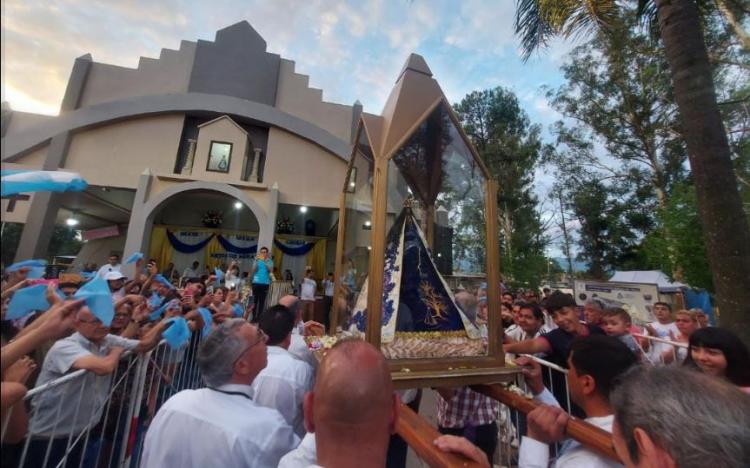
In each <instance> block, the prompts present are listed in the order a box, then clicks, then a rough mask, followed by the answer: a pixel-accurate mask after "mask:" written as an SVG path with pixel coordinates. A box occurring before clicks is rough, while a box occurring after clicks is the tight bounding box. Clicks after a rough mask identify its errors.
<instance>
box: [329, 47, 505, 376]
mask: <svg viewBox="0 0 750 468" xmlns="http://www.w3.org/2000/svg"><path fill="white" fill-rule="evenodd" d="M355 142H356V144H354V145H353V150H352V155H351V158H350V161H349V169H348V171H347V175H346V177H345V182H344V187H343V188H342V192H341V206H340V218H339V231H338V241H337V256H336V265H337V268H336V278H337V288H336V292H335V297H334V304H335V307H334V309H335V313H334V320H333V321H332V322H333V323H332V329H331V332H332V333H338V334H341V333H344V334H350V335H351V334H353V335H357V334H359V335H361V336H363V337H364V338H365V339H366V340H367V341H368V342H370V343H372V344H373V345H374V346H376V347H378V348H380V349H381V350H382V351H383V353H384V355H385V356H386V358H388V361H389V364H390V366H391V369H392V372H393V378H394V382H395V383H396V384H397V386H401V387H408V386H425V385H467V384H472V383H489V382H498V381H503V380H507V379H508V378H509V376H510V375H511V374H512V373H513V371H512V370H511V369H508V368H507V367H505V366H504V356H503V352H502V346H501V344H502V336H503V330H502V326H501V322H500V312H499V305H500V297H499V293H500V287H499V285H500V280H499V268H500V265H499V242H498V233H497V215H496V209H495V206H496V193H497V186H496V183H495V182H494V181H493V180H492V179H491V178H490V177H489V173H488V171H487V168H486V167H485V166H484V164H483V162H482V160H481V159H480V157H479V155H478V154H477V152H476V151H475V150H474V149H473V148H472V147H471V144H470V142H469V140H468V138H467V137H466V135H465V134H464V133H463V130H462V129H461V126H460V124H459V123H458V120H457V118H456V116H455V114H454V113H453V110H452V109H451V107H450V105H449V104H448V102H447V100H446V98H445V96H444V95H443V93H442V91H441V90H440V88H439V86H438V85H437V82H436V81H435V80H434V79H433V78H432V76H431V73H430V72H429V69H428V68H427V66H426V64H425V63H424V60H423V59H422V58H421V57H419V56H415V55H412V56H411V57H410V59H409V61H407V64H406V65H405V67H404V70H403V71H402V73H401V76H400V77H399V80H398V81H397V82H396V86H395V87H394V90H393V92H392V93H391V96H390V97H389V99H388V102H387V103H386V106H385V110H384V111H383V115H381V116H375V115H371V114H364V115H362V116H361V117H360V119H359V122H358V126H357V131H356V139H355ZM488 239H489V240H491V241H489V242H488ZM492 285H494V287H492Z"/></svg>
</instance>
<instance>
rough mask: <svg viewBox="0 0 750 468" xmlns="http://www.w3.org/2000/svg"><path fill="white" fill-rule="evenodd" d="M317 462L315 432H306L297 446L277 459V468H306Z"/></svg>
mask: <svg viewBox="0 0 750 468" xmlns="http://www.w3.org/2000/svg"><path fill="white" fill-rule="evenodd" d="M317 462H318V453H317V450H316V448H315V434H313V433H311V432H308V433H307V434H305V437H303V438H302V442H300V444H299V446H298V447H297V448H296V449H294V450H292V451H291V452H289V453H287V454H286V455H284V456H283V457H281V460H280V461H279V468H307V467H310V466H315V463H317Z"/></svg>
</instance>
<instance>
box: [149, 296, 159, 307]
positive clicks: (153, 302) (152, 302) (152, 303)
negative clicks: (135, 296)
mask: <svg viewBox="0 0 750 468" xmlns="http://www.w3.org/2000/svg"><path fill="white" fill-rule="evenodd" d="M160 305H161V296H160V295H158V294H156V293H153V294H152V295H151V297H150V298H149V299H148V306H149V307H151V308H152V309H156V308H157V307H159V306H160Z"/></svg>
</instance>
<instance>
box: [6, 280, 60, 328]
mask: <svg viewBox="0 0 750 468" xmlns="http://www.w3.org/2000/svg"><path fill="white" fill-rule="evenodd" d="M49 306H50V304H49V302H48V301H47V285H46V284H37V285H34V286H29V287H27V288H23V289H19V290H18V291H16V292H14V293H13V297H12V298H11V300H10V303H9V304H8V311H7V312H6V313H5V320H16V319H19V318H21V317H25V316H26V315H28V314H30V313H32V312H34V311H35V310H47V309H49Z"/></svg>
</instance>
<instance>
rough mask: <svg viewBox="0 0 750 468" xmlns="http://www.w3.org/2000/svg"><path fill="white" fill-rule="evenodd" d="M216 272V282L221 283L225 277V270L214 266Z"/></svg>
mask: <svg viewBox="0 0 750 468" xmlns="http://www.w3.org/2000/svg"><path fill="white" fill-rule="evenodd" d="M214 274H215V275H216V282H217V283H221V280H222V279H224V272H223V271H221V270H219V269H218V268H214Z"/></svg>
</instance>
